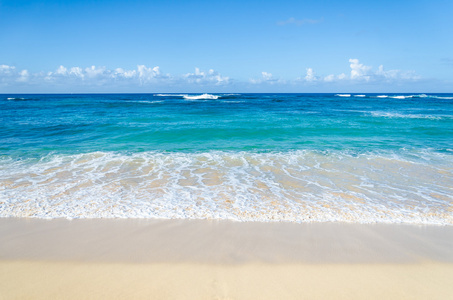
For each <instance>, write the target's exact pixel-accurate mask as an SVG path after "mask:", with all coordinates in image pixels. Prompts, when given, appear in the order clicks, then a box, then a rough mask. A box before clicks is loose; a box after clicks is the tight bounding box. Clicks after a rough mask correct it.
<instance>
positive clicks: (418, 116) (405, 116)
mask: <svg viewBox="0 0 453 300" xmlns="http://www.w3.org/2000/svg"><path fill="white" fill-rule="evenodd" d="M371 115H372V116H373V117H384V118H403V119H430V120H440V119H442V117H440V116H433V115H422V114H401V113H396V112H385V111H372V112H371Z"/></svg>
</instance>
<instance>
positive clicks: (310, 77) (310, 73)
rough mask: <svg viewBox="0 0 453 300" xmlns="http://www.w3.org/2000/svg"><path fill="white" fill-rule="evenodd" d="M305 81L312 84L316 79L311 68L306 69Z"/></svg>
mask: <svg viewBox="0 0 453 300" xmlns="http://www.w3.org/2000/svg"><path fill="white" fill-rule="evenodd" d="M304 79H305V81H308V82H312V81H316V80H317V79H318V78H317V77H316V75H315V71H313V69H312V68H307V75H305V77H304Z"/></svg>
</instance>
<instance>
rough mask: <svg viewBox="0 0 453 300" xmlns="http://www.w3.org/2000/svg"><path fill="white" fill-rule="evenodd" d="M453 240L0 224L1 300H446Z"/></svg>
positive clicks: (440, 230)
mask: <svg viewBox="0 0 453 300" xmlns="http://www.w3.org/2000/svg"><path fill="white" fill-rule="evenodd" d="M452 249H453V228H452V227H451V226H413V225H386V224H346V223H307V224H294V223H259V222H250V223H240V222H229V221H212V220H200V221H189V220H140V219H135V220H134V219H127V220H123V219H102V220H101V219H91V220H90V219H80V220H65V219H53V220H41V219H25V218H3V219H0V265H1V267H0V299H100V298H101V299H124V298H129V299H277V298H278V299H364V298H367V299H447V298H450V297H452V296H453V287H452V286H453V285H452V284H451V278H453V251H452Z"/></svg>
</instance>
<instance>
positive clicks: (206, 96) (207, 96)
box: [183, 94, 220, 100]
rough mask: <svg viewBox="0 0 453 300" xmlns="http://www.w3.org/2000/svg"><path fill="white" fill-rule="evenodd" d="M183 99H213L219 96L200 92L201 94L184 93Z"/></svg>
mask: <svg viewBox="0 0 453 300" xmlns="http://www.w3.org/2000/svg"><path fill="white" fill-rule="evenodd" d="M183 97H184V99H187V100H215V99H218V98H219V97H220V96H218V95H211V94H202V95H184V96H183Z"/></svg>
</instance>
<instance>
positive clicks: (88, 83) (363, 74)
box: [0, 58, 421, 92]
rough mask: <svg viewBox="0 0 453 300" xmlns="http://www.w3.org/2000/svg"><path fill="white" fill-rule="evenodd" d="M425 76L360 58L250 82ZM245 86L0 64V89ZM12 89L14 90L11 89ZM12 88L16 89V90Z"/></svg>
mask: <svg viewBox="0 0 453 300" xmlns="http://www.w3.org/2000/svg"><path fill="white" fill-rule="evenodd" d="M420 79H421V77H420V76H419V75H417V74H416V73H415V72H414V71H402V70H398V69H390V70H387V69H385V68H384V66H382V65H380V66H379V67H378V68H377V69H373V67H372V66H368V65H365V64H363V63H361V62H360V61H359V59H357V58H351V59H349V70H348V71H346V72H343V73H340V74H328V75H319V74H317V73H316V72H315V69H314V68H312V67H308V68H306V69H305V72H304V73H303V75H302V76H300V77H298V78H295V79H288V78H287V79H282V78H278V77H275V76H274V75H273V74H272V73H270V72H266V71H263V72H261V74H260V77H259V78H253V79H249V81H248V83H249V84H252V85H256V86H259V88H260V89H261V88H265V86H268V87H272V90H275V89H280V90H282V91H284V90H285V87H288V88H289V87H291V86H292V87H296V86H300V85H301V84H302V85H307V86H308V85H309V86H310V87H327V86H329V85H330V86H338V84H345V85H348V86H350V85H351V84H352V85H354V84H363V83H373V84H374V83H385V84H387V83H397V84H400V83H403V82H415V81H417V80H420ZM232 86H235V87H241V86H242V87H246V86H247V82H245V81H238V80H234V79H231V78H230V77H228V76H223V75H221V74H220V73H219V72H217V71H214V70H213V69H210V70H208V71H203V70H200V69H199V68H195V70H194V72H189V73H185V74H179V75H170V74H165V73H163V72H162V71H161V69H160V68H159V66H154V67H148V66H146V65H137V67H136V68H135V69H124V68H115V69H109V68H106V67H103V66H101V67H99V66H94V65H93V66H90V67H78V66H74V67H65V66H62V65H61V66H59V67H58V68H56V69H55V70H54V71H50V72H38V73H33V72H30V71H29V70H26V69H23V70H20V69H17V68H16V67H15V66H9V65H6V64H2V65H0V88H2V89H1V90H0V91H3V92H4V91H12V90H17V91H25V90H26V88H27V87H29V90H30V91H35V90H36V89H40V90H42V91H53V90H58V89H59V91H68V90H71V91H97V90H106V91H108V90H128V91H134V90H143V89H142V88H148V87H150V88H155V87H157V88H159V89H167V88H169V87H170V88H174V89H176V88H178V89H181V90H183V89H184V90H197V87H199V88H200V89H202V90H206V88H209V89H211V88H219V87H223V88H231V87H232ZM5 87H6V88H5ZM8 87H9V88H8ZM11 87H16V89H12V88H11Z"/></svg>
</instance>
